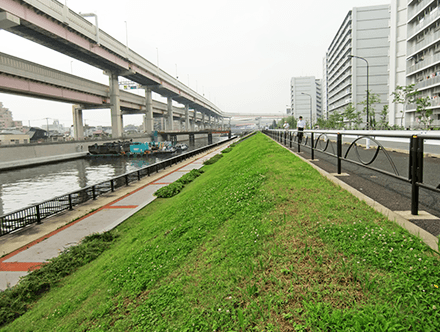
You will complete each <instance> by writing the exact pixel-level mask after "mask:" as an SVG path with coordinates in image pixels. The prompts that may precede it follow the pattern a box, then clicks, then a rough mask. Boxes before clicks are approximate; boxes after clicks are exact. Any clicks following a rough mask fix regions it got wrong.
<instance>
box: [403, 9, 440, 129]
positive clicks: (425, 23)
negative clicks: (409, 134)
mask: <svg viewBox="0 0 440 332" xmlns="http://www.w3.org/2000/svg"><path fill="white" fill-rule="evenodd" d="M407 6H408V9H407V51H406V53H407V54H406V55H407V58H406V60H407V69H406V83H407V84H415V88H416V89H417V90H418V91H420V92H421V96H422V97H429V98H430V99H431V100H430V101H431V107H430V108H431V109H432V110H433V115H432V119H433V123H432V125H434V126H440V1H438V0H420V1H408V3H407ZM419 125H420V124H419V123H418V122H417V120H416V118H415V106H414V105H409V106H407V107H405V126H407V127H418V126H419Z"/></svg>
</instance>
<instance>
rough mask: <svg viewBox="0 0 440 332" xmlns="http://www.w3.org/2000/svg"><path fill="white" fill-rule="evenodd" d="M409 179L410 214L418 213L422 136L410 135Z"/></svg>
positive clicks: (421, 176)
mask: <svg viewBox="0 0 440 332" xmlns="http://www.w3.org/2000/svg"><path fill="white" fill-rule="evenodd" d="M410 160H411V168H410V180H411V214H412V215H414V216H416V215H418V214H419V186H418V183H422V182H423V138H420V137H417V135H414V136H412V137H411V151H410Z"/></svg>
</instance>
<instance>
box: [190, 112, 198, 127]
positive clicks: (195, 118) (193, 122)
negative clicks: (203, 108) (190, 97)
mask: <svg viewBox="0 0 440 332" xmlns="http://www.w3.org/2000/svg"><path fill="white" fill-rule="evenodd" d="M196 122H197V110H196V109H194V118H193V121H192V124H191V131H195V130H196Z"/></svg>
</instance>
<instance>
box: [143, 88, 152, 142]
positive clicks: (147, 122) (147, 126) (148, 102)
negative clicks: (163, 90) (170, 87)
mask: <svg viewBox="0 0 440 332" xmlns="http://www.w3.org/2000/svg"><path fill="white" fill-rule="evenodd" d="M145 108H146V111H145V115H144V132H146V133H147V134H149V135H151V134H152V133H153V131H154V121H153V99H152V96H151V89H150V88H148V87H145Z"/></svg>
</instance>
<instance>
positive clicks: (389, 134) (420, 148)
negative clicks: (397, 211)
mask: <svg viewBox="0 0 440 332" xmlns="http://www.w3.org/2000/svg"><path fill="white" fill-rule="evenodd" d="M297 132H298V131H297V130H289V131H286V130H282V129H275V130H264V131H263V133H265V134H266V135H268V136H269V137H272V138H273V139H275V140H277V141H278V142H280V143H281V144H284V145H285V146H290V148H292V146H293V145H294V144H295V145H296V147H297V151H298V152H301V147H306V148H308V149H310V151H311V159H312V160H313V159H314V152H315V151H317V152H320V153H323V154H326V155H329V156H331V157H334V158H336V161H337V173H338V174H341V173H342V161H344V162H349V163H352V164H356V165H358V166H362V167H365V168H368V169H370V170H373V171H376V172H379V173H381V174H384V175H387V176H390V177H393V178H395V179H398V180H401V181H404V182H406V183H410V184H411V214H412V215H417V214H418V210H419V189H420V188H424V189H428V190H430V191H434V192H437V193H440V185H439V186H437V187H434V186H432V185H430V184H426V183H424V182H423V162H424V151H425V144H426V143H425V140H435V141H438V142H440V134H438V133H433V132H428V131H378V130H304V132H303V134H304V135H305V139H304V140H302V142H300V141H298V135H295V134H296V133H297ZM315 135H317V138H316V139H314V136H315ZM330 136H335V137H336V140H334V139H333V140H331V139H330ZM347 136H348V137H349V139H350V140H351V143H350V145H349V147H348V149H346V151H345V154H343V149H342V139H343V137H347ZM309 137H310V144H309ZM380 137H385V138H399V139H402V138H405V139H408V141H407V142H409V149H408V154H409V168H408V177H407V178H405V177H403V176H401V175H399V172H398V170H397V167H396V166H395V164H394V162H393V160H392V158H391V156H390V155H389V153H388V152H387V151H386V148H385V147H384V146H383V144H381V143H379V142H378V140H377V138H380ZM362 139H363V140H366V142H367V141H368V142H369V141H372V142H374V143H375V144H376V145H377V148H376V151H374V153H373V157H372V158H371V160H370V161H368V162H365V161H363V160H362V159H361V156H360V154H359V151H358V141H359V140H362ZM331 141H333V144H330V142H331ZM322 142H323V143H324V144H325V146H324V147H323V148H321V147H320V146H321V143H322ZM367 144H368V143H367ZM334 145H336V151H335V149H334V147H333V146H334ZM329 146H331V147H332V150H333V151H332V152H329V151H327V150H328V149H329ZM353 147H355V148H356V149H355V155H356V157H357V159H358V161H356V160H352V159H349V158H348V154H349V152H350V150H351V149H352V148H353ZM381 151H383V153H384V154H385V156H386V158H387V159H388V162H389V163H390V166H391V168H392V169H393V171H394V174H393V173H390V172H388V171H386V170H383V169H379V168H377V167H372V166H370V165H372V164H373V162H374V161H375V160H376V159H377V157H378V155H379V153H380V152H381Z"/></svg>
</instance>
